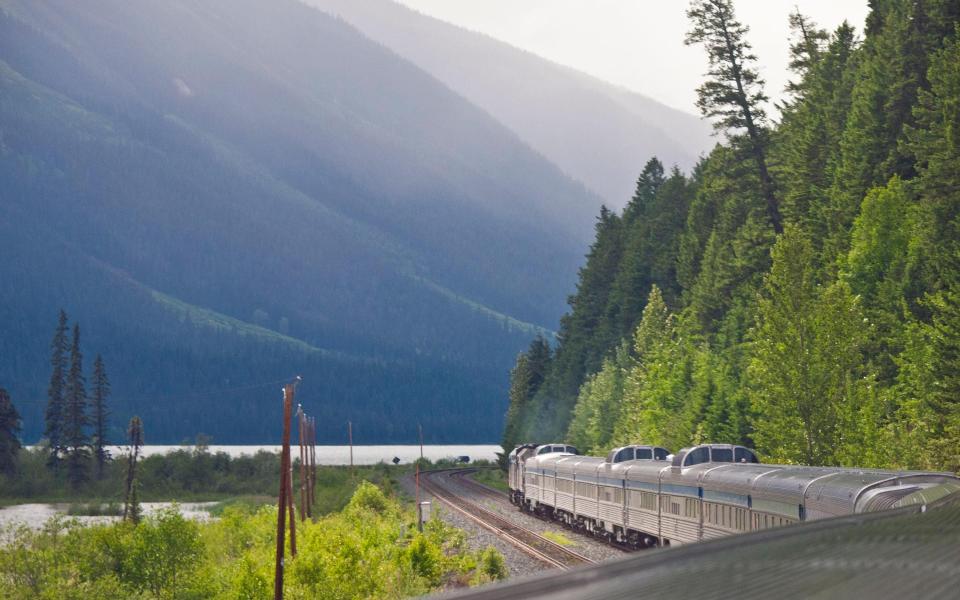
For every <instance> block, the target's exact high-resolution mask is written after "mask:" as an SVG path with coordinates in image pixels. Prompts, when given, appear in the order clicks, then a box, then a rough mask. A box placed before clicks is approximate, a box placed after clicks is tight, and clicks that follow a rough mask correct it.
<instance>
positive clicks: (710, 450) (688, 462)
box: [672, 444, 760, 467]
mask: <svg viewBox="0 0 960 600" xmlns="http://www.w3.org/2000/svg"><path fill="white" fill-rule="evenodd" d="M708 462H715V463H759V462H760V460H759V459H757V455H756V453H754V451H753V450H751V449H749V448H746V447H744V446H735V445H733V444H701V445H699V446H693V447H692V448H684V449H683V450H681V451H680V452H677V453H676V454H675V455H674V456H673V463H672V466H674V467H692V466H693V465H699V464H701V463H708Z"/></svg>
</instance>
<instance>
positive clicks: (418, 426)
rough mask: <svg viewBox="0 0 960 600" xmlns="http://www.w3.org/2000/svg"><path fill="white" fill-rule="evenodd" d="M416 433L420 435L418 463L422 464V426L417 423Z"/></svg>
mask: <svg viewBox="0 0 960 600" xmlns="http://www.w3.org/2000/svg"><path fill="white" fill-rule="evenodd" d="M417 433H418V434H419V435H420V461H421V462H423V425H421V424H420V423H417Z"/></svg>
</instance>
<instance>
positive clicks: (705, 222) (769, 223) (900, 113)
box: [503, 0, 960, 471]
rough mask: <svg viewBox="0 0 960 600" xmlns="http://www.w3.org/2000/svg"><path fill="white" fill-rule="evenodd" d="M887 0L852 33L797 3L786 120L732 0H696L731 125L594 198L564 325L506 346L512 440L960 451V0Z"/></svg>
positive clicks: (722, 113)
mask: <svg viewBox="0 0 960 600" xmlns="http://www.w3.org/2000/svg"><path fill="white" fill-rule="evenodd" d="M871 6H872V12H871V14H870V16H869V18H868V19H867V22H866V25H865V30H864V32H863V33H862V35H860V36H858V35H856V33H855V31H854V29H853V28H852V27H850V26H849V25H847V24H844V25H843V26H841V27H840V28H838V29H837V30H836V31H834V32H826V31H822V30H820V29H818V28H817V27H816V25H815V24H814V23H811V22H810V21H809V20H808V19H805V18H803V17H802V15H799V14H797V15H794V17H793V18H792V19H791V24H790V26H791V27H790V29H791V33H792V36H793V45H792V48H793V57H792V58H793V61H792V65H791V66H792V68H793V69H794V70H795V73H796V76H795V79H794V81H793V83H792V84H791V86H790V90H791V92H792V94H791V96H792V97H791V100H790V101H789V103H788V104H787V105H786V106H785V107H784V108H783V113H782V115H783V116H782V120H781V122H779V123H776V124H773V123H771V122H770V120H769V119H768V118H766V116H765V115H764V114H763V110H762V99H763V96H764V94H763V88H762V86H763V82H762V81H761V80H760V79H759V78H758V76H757V75H758V74H757V73H756V71H755V66H754V64H753V62H752V60H751V57H750V55H751V52H750V48H749V46H748V45H747V42H748V39H749V32H748V31H747V30H746V29H745V28H743V27H741V26H740V24H739V23H738V22H737V21H736V16H735V14H734V13H733V6H732V4H731V3H730V2H729V1H727V0H721V1H719V2H718V1H715V0H713V1H710V2H707V1H697V2H694V3H692V8H691V11H690V12H689V13H688V16H690V18H691V33H690V34H689V37H688V41H689V42H690V43H695V44H698V45H702V46H704V47H705V48H706V49H707V51H708V53H709V56H710V58H711V75H710V76H709V78H708V79H707V81H706V82H705V83H704V86H703V87H701V88H700V90H699V91H700V98H701V104H702V106H703V109H704V112H706V113H709V114H711V115H712V116H713V117H714V118H715V119H716V120H717V122H718V128H719V129H722V130H723V131H724V132H725V133H726V135H727V142H726V143H725V144H724V145H722V146H718V147H717V148H716V149H714V151H713V152H711V154H710V155H709V156H708V157H707V158H706V159H705V160H704V161H703V162H702V163H701V164H700V165H698V166H697V168H696V169H695V170H693V171H692V172H691V173H690V174H688V175H684V174H682V173H680V172H677V171H674V172H672V173H671V172H665V171H664V168H663V165H662V164H661V162H660V161H658V160H656V159H651V160H650V162H648V163H647V165H646V168H645V169H644V171H643V174H642V176H641V177H640V180H639V181H638V184H637V189H636V193H635V194H634V196H633V199H632V200H631V201H630V203H629V204H628V205H627V207H626V208H625V210H624V211H623V212H622V213H620V214H615V213H609V212H608V213H603V214H602V215H601V218H600V221H599V223H598V224H597V229H596V237H595V240H594V242H593V245H592V246H591V250H590V254H589V256H588V260H587V264H586V265H585V267H584V268H583V269H582V270H581V271H580V280H579V283H578V285H577V289H576V294H575V295H574V296H573V297H572V299H571V303H570V304H571V309H570V311H569V313H568V314H567V315H566V316H565V317H564V318H563V320H562V322H561V323H562V324H561V328H560V332H559V344H558V346H557V347H556V348H552V349H551V348H550V347H548V345H547V344H546V343H545V342H544V341H542V340H537V341H535V342H534V343H533V344H532V345H531V346H530V348H529V350H528V351H527V352H525V353H523V354H521V355H520V357H519V359H518V361H517V363H516V365H515V367H514V369H513V372H512V382H511V407H510V410H509V413H508V419H507V425H506V430H505V433H504V440H503V443H504V447H505V448H512V446H513V445H514V444H515V443H517V442H520V441H525V440H553V439H560V438H563V439H566V441H568V442H573V443H575V444H577V445H578V446H579V447H580V449H581V450H584V451H587V452H593V453H597V452H599V453H603V452H605V451H606V450H607V449H608V448H610V447H612V446H616V445H621V444H624V443H652V444H665V445H667V446H668V447H670V448H671V449H673V450H677V449H679V448H680V447H682V446H686V445H689V444H692V443H697V442H703V441H711V442H736V443H745V444H748V445H755V446H756V447H757V448H758V450H759V451H760V452H761V453H762V454H763V455H764V457H765V458H767V459H769V460H773V461H787V462H800V463H806V464H845V465H860V466H877V465H887V466H891V465H897V466H904V467H916V468H937V469H949V470H954V471H956V470H958V469H960V453H958V448H960V138H958V132H960V112H958V111H957V107H958V106H960V42H958V35H957V26H958V23H960V2H957V1H956V0H943V1H937V2H903V1H896V0H877V1H876V2H872V3H871ZM783 26H784V28H785V30H786V28H787V24H786V23H784V24H783ZM730 40H733V42H734V44H733V45H732V46H731V45H730V44H729V43H728V42H729V41H730ZM731 49H732V50H733V51H732V52H731ZM737 77H739V78H740V81H739V82H738V81H737ZM738 83H739V84H743V85H742V86H739V85H738Z"/></svg>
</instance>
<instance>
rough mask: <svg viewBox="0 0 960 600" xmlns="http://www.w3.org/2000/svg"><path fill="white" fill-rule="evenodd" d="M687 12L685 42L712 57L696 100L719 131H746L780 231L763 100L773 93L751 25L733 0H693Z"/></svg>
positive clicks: (770, 215) (770, 214)
mask: <svg viewBox="0 0 960 600" xmlns="http://www.w3.org/2000/svg"><path fill="white" fill-rule="evenodd" d="M687 18H689V19H690V21H691V22H692V26H693V28H692V29H691V30H690V31H689V32H688V33H687V37H686V43H687V44H688V45H690V44H703V45H704V47H705V48H706V50H707V58H708V60H709V62H710V69H709V71H708V72H707V78H708V79H707V81H706V82H704V83H703V85H701V86H700V87H699V88H698V89H697V95H698V98H697V106H698V107H699V108H700V112H701V113H702V114H703V115H704V116H705V117H708V118H716V119H717V121H716V122H715V123H714V127H715V128H716V129H717V130H718V131H728V132H729V131H731V130H733V131H740V130H744V131H745V132H746V139H745V140H743V142H744V143H745V150H746V151H747V153H748V154H749V155H750V156H751V157H752V158H753V160H754V162H755V163H756V168H757V174H758V176H759V180H760V188H761V191H762V195H763V198H764V200H765V202H766V209H767V217H768V218H769V220H770V224H771V225H772V226H773V229H774V231H775V232H777V233H779V232H780V231H782V229H783V225H782V218H781V216H780V208H779V206H778V203H777V198H776V195H775V192H774V185H773V179H772V177H771V176H770V172H769V169H768V168H767V143H768V142H767V134H766V130H765V129H766V113H765V111H764V110H763V105H762V104H763V102H765V101H766V100H767V99H768V98H767V96H766V95H765V94H764V92H763V80H762V79H760V75H759V73H758V72H757V70H756V67H754V66H753V63H754V62H756V60H757V57H756V56H755V55H753V54H752V53H751V46H750V43H749V42H748V41H747V40H746V34H747V32H748V31H749V28H748V27H747V26H745V25H743V24H742V23H740V22H739V21H737V19H736V15H735V14H734V11H733V3H732V2H731V0H694V2H692V3H691V4H690V8H689V9H687ZM735 139H736V138H735ZM738 141H739V140H738Z"/></svg>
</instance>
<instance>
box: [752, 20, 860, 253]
mask: <svg viewBox="0 0 960 600" xmlns="http://www.w3.org/2000/svg"><path fill="white" fill-rule="evenodd" d="M808 26H810V25H808ZM855 48H856V40H855V36H854V30H853V28H852V27H850V25H848V24H847V23H846V22H844V23H843V24H842V25H840V27H838V28H837V30H836V31H835V32H834V33H833V35H832V36H831V38H830V42H829V45H828V46H827V47H826V49H825V50H821V51H819V53H818V54H817V55H816V57H815V58H812V55H810V54H806V55H804V56H803V57H802V58H799V57H796V58H795V59H794V62H795V63H800V64H802V65H803V66H802V69H803V71H802V72H801V75H802V79H801V80H800V81H799V82H797V83H793V84H792V91H793V93H794V96H795V101H794V102H792V103H791V104H790V105H788V106H785V107H784V109H783V111H782V112H783V114H782V119H781V124H780V127H779V128H778V131H777V133H776V136H775V137H776V145H775V150H774V151H772V153H771V156H772V160H774V161H775V162H777V163H779V164H780V167H779V169H778V171H777V173H778V177H777V180H778V181H779V182H780V183H781V185H782V187H783V200H782V203H781V206H782V209H783V215H784V219H785V220H786V221H790V222H793V223H795V224H797V225H799V226H800V227H801V228H803V229H804V231H806V232H807V234H808V236H809V237H810V238H811V241H813V242H814V243H815V247H816V248H817V249H818V252H819V251H820V250H821V249H820V248H819V244H820V242H821V240H822V239H823V237H824V236H825V235H826V232H827V231H828V229H829V228H830V227H831V224H830V223H829V222H828V220H829V219H830V218H832V214H831V213H830V212H829V211H827V210H825V207H826V206H828V198H829V194H830V192H831V186H832V185H833V180H834V171H835V170H836V168H837V163H838V161H839V160H840V153H839V145H840V138H841V135H842V133H843V129H844V127H845V124H846V118H847V113H848V112H849V111H850V95H851V92H852V89H853V82H854V79H855V78H854V69H853V64H854V63H855V60H854V56H855ZM832 259H833V256H832V255H831V256H830V258H829V259H827V260H826V261H824V260H823V258H821V262H829V260H832Z"/></svg>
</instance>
